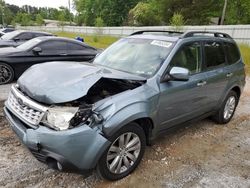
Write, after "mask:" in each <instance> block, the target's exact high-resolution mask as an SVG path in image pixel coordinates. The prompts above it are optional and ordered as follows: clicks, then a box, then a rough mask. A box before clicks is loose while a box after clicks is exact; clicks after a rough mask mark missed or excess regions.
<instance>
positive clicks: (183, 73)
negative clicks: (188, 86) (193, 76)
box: [162, 67, 190, 82]
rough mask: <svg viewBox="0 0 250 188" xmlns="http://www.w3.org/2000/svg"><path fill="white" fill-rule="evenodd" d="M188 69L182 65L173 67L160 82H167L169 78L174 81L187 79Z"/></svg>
mask: <svg viewBox="0 0 250 188" xmlns="http://www.w3.org/2000/svg"><path fill="white" fill-rule="evenodd" d="M189 74H190V72H189V70H188V69H186V68H182V67H173V68H171V70H170V72H169V73H168V74H166V76H165V77H164V78H163V79H162V82H167V81H170V80H174V81H188V80H189Z"/></svg>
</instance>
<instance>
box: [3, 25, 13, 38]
mask: <svg viewBox="0 0 250 188" xmlns="http://www.w3.org/2000/svg"><path fill="white" fill-rule="evenodd" d="M12 31H15V28H8V27H7V28H3V29H0V37H1V36H3V35H5V34H6V33H9V32H12Z"/></svg>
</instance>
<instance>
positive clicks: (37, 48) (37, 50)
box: [32, 47, 42, 54]
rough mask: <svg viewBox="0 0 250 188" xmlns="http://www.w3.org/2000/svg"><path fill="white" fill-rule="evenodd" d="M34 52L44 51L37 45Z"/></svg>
mask: <svg viewBox="0 0 250 188" xmlns="http://www.w3.org/2000/svg"><path fill="white" fill-rule="evenodd" d="M32 51H33V53H35V54H39V53H40V52H42V49H41V48H40V47H35V48H33V49H32Z"/></svg>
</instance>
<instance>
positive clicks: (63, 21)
mask: <svg viewBox="0 0 250 188" xmlns="http://www.w3.org/2000/svg"><path fill="white" fill-rule="evenodd" d="M57 20H59V21H60V23H59V24H60V25H61V26H64V25H65V21H66V18H65V13H64V12H63V11H61V12H60V13H59V15H58V18H57Z"/></svg>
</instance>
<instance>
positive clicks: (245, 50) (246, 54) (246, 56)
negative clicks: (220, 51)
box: [239, 44, 250, 75]
mask: <svg viewBox="0 0 250 188" xmlns="http://www.w3.org/2000/svg"><path fill="white" fill-rule="evenodd" d="M239 47H240V51H241V55H242V58H243V61H244V63H245V65H246V72H247V74H248V75H250V46H249V45H246V44H240V45H239Z"/></svg>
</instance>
